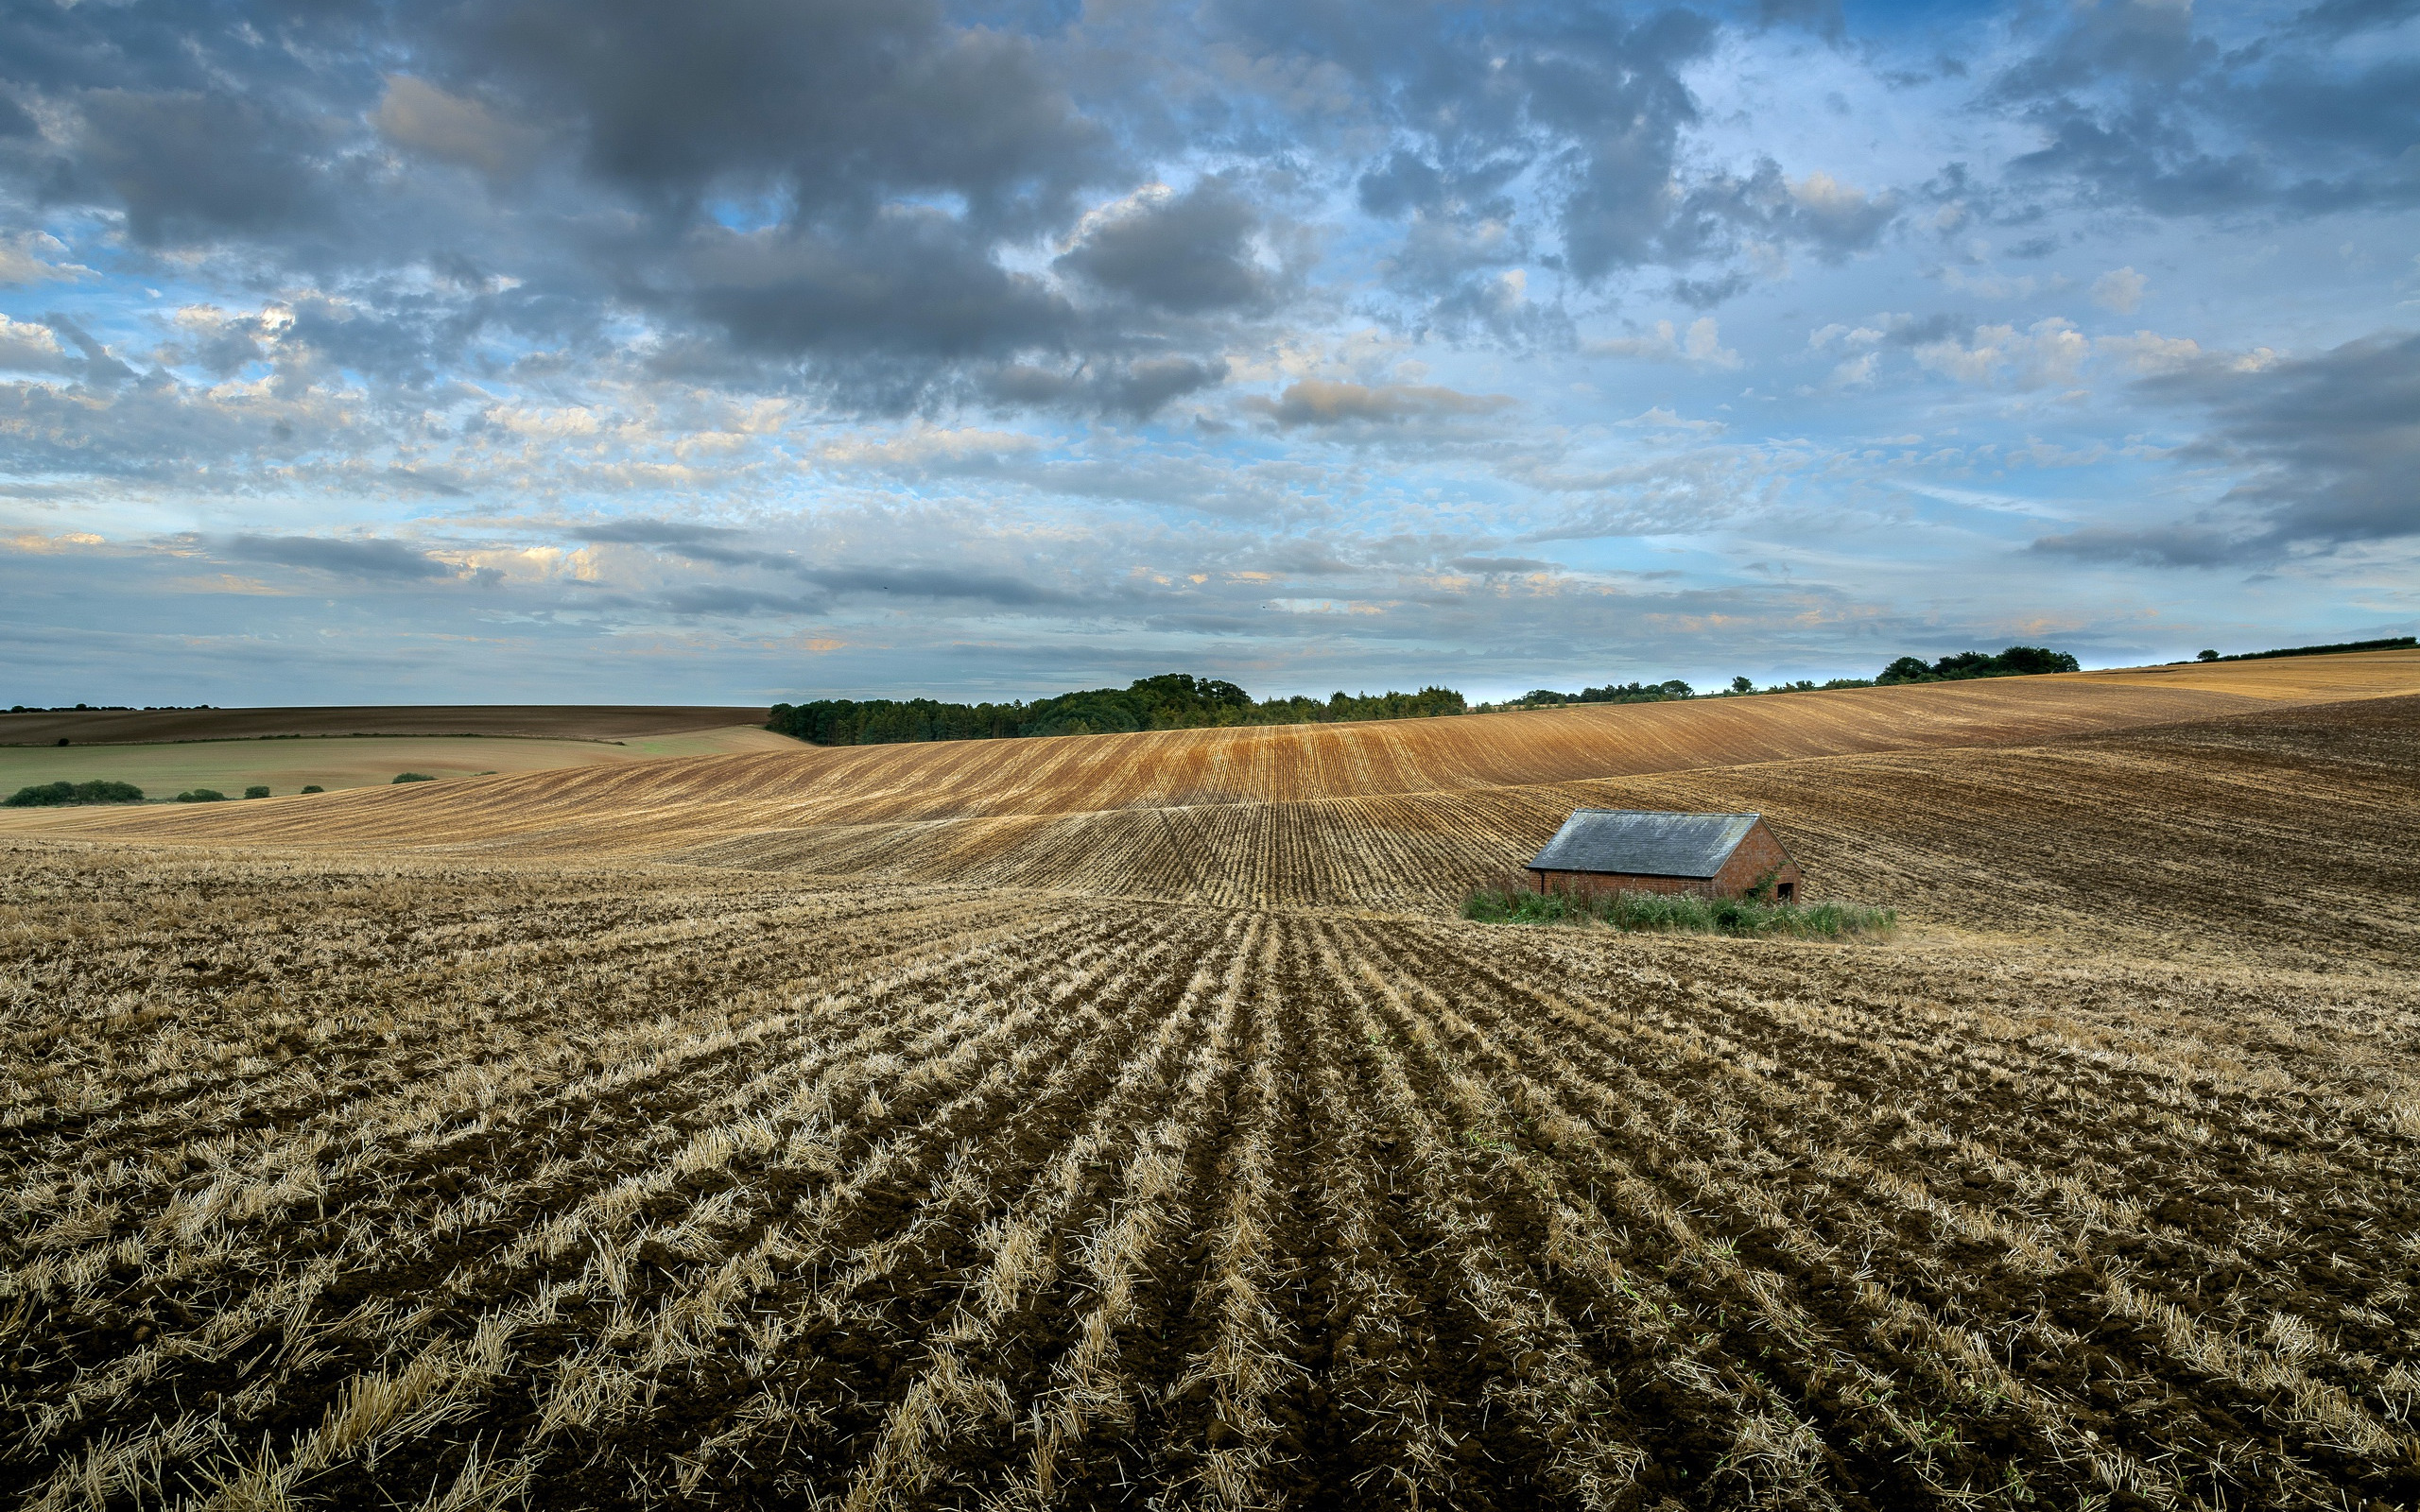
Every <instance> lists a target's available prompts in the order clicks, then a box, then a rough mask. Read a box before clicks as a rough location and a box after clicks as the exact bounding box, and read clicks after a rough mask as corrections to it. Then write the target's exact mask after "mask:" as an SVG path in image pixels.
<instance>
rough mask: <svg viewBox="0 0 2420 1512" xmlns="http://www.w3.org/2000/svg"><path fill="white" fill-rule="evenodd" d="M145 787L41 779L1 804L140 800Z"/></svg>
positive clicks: (31, 806) (44, 805)
mask: <svg viewBox="0 0 2420 1512" xmlns="http://www.w3.org/2000/svg"><path fill="white" fill-rule="evenodd" d="M142 801H143V789H141V788H139V787H137V786H135V785H134V784H133V783H132V782H107V781H103V782H38V783H36V784H34V785H33V786H31V787H21V788H19V789H17V791H16V792H15V793H13V794H11V795H10V796H9V797H8V798H6V799H0V806H6V807H8V808H12V809H37V808H55V807H59V806H61V805H63V804H69V803H140V802H142Z"/></svg>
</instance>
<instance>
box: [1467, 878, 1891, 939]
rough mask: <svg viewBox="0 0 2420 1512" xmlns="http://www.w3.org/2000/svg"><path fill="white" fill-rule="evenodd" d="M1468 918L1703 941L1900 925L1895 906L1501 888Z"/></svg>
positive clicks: (1478, 896)
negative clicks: (1591, 926)
mask: <svg viewBox="0 0 2420 1512" xmlns="http://www.w3.org/2000/svg"><path fill="white" fill-rule="evenodd" d="M1462 917H1463V918H1464V919H1478V920H1479V921H1480V922H1482V923H1490V924H1584V923H1587V922H1589V921H1590V920H1591V919H1594V920H1597V921H1599V922H1601V923H1606V924H1611V925H1612V926H1613V927H1614V928H1616V929H1629V930H1651V931H1659V932H1663V933H1680V934H1701V935H1787V936H1792V937H1795V938H1800V939H1839V938H1842V937H1844V936H1858V935H1887V934H1889V933H1890V932H1891V931H1892V930H1893V929H1894V928H1896V927H1897V926H1898V922H1899V916H1898V914H1897V913H1896V912H1895V911H1894V910H1893V909H1889V908H1868V907H1866V906H1864V905H1862V904H1859V903H1835V902H1821V903H1784V902H1763V901H1760V900H1758V899H1755V898H1707V897H1703V896H1702V895H1700V894H1697V893H1690V892H1609V893H1599V894H1596V895H1595V896H1593V897H1574V896H1572V895H1570V894H1567V893H1542V892H1538V891H1535V890H1533V889H1531V888H1529V887H1523V886H1515V885H1508V884H1499V885H1494V886H1482V887H1475V888H1473V889H1472V890H1471V893H1470V895H1469V896H1468V897H1466V898H1464V899H1463V900H1462Z"/></svg>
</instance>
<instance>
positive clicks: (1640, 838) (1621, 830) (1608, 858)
mask: <svg viewBox="0 0 2420 1512" xmlns="http://www.w3.org/2000/svg"><path fill="white" fill-rule="evenodd" d="M1759 817H1760V816H1758V815H1755V814H1659V813H1656V812H1654V811H1652V810H1649V809H1575V810H1573V811H1572V815H1571V817H1569V818H1567V819H1565V820H1564V821H1563V828H1562V829H1560V830H1557V831H1556V832H1555V833H1554V838H1553V839H1551V840H1548V841H1547V848H1546V849H1545V850H1543V851H1539V852H1538V854H1537V859H1535V860H1533V861H1531V862H1530V868H1532V869H1534V870H1541V871H1617V872H1625V873H1628V874H1630V875H1633V876H1640V877H1711V876H1713V875H1714V874H1715V873H1716V872H1718V871H1720V870H1721V869H1722V864H1723V863H1724V862H1726V861H1728V860H1730V859H1731V852H1732V851H1737V850H1738V849H1739V842H1740V841H1742V840H1745V839H1746V838H1748V832H1749V831H1751V830H1753V829H1755V827H1756V820H1757V819H1758V818H1759Z"/></svg>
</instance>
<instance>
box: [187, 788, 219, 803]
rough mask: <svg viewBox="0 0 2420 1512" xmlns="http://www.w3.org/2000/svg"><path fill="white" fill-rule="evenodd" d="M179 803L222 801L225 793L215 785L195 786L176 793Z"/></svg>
mask: <svg viewBox="0 0 2420 1512" xmlns="http://www.w3.org/2000/svg"><path fill="white" fill-rule="evenodd" d="M177 801H178V802H180V803H224V802H226V801H227V795H226V794H224V793H221V792H220V791H218V789H216V788H215V787H196V788H190V789H188V790H186V791H185V792H182V793H180V794H178V795H177Z"/></svg>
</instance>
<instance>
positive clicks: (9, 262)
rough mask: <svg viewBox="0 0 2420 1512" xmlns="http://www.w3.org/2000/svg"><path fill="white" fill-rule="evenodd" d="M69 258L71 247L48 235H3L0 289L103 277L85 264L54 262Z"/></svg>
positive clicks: (31, 233)
mask: <svg viewBox="0 0 2420 1512" xmlns="http://www.w3.org/2000/svg"><path fill="white" fill-rule="evenodd" d="M66 255H67V244H66V243H65V242H62V241H61V240H60V239H59V238H58V237H56V236H53V235H50V234H49V233H47V232H38V231H34V232H19V233H18V234H16V235H14V236H0V287H6V288H15V287H18V286H20V285H22V284H26V283H74V282H75V281H77V280H78V279H86V278H98V277H100V275H99V274H98V273H95V272H94V271H93V270H92V269H91V268H89V267H86V266H84V265H83V264H81V263H63V262H52V261H50V259H52V258H57V257H64V256H66Z"/></svg>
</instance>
